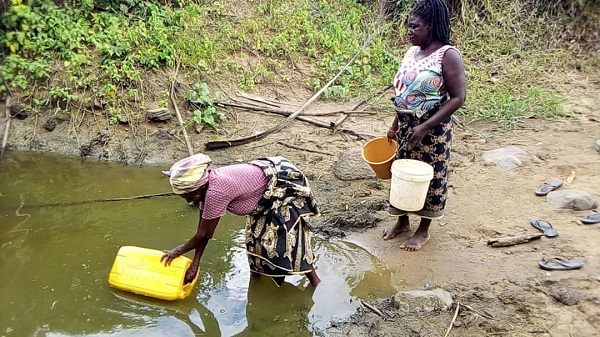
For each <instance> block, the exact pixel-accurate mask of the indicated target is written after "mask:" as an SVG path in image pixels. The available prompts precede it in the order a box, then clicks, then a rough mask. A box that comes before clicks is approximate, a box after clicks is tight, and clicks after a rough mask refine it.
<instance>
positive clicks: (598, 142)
mask: <svg viewBox="0 0 600 337" xmlns="http://www.w3.org/2000/svg"><path fill="white" fill-rule="evenodd" d="M596 151H598V152H600V139H598V140H597V141H596Z"/></svg>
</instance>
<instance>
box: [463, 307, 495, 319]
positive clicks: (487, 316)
mask: <svg viewBox="0 0 600 337" xmlns="http://www.w3.org/2000/svg"><path fill="white" fill-rule="evenodd" d="M461 305H462V306H463V307H465V308H467V309H469V310H471V311H472V312H474V313H476V314H477V315H479V316H481V317H485V318H487V319H493V320H497V318H496V317H492V316H490V315H487V314H484V313H482V312H479V311H477V310H475V309H473V307H471V306H469V305H466V304H461Z"/></svg>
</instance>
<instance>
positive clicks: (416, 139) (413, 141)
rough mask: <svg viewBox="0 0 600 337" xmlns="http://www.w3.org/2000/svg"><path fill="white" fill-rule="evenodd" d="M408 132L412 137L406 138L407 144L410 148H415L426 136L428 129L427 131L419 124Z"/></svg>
mask: <svg viewBox="0 0 600 337" xmlns="http://www.w3.org/2000/svg"><path fill="white" fill-rule="evenodd" d="M409 132H412V135H411V136H410V138H408V143H409V144H410V146H412V147H415V146H417V145H419V143H421V141H422V140H423V138H425V135H427V132H429V129H427V127H425V126H423V125H422V124H421V125H417V126H415V127H414V128H411V129H410V130H409Z"/></svg>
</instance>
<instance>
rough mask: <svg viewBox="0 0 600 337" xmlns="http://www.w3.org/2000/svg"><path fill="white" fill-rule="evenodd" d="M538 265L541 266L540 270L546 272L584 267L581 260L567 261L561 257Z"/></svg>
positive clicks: (539, 262)
mask: <svg viewBox="0 0 600 337" xmlns="http://www.w3.org/2000/svg"><path fill="white" fill-rule="evenodd" d="M538 264H539V265H540V268H542V269H544V270H573V269H579V268H581V267H582V266H583V263H581V261H579V260H565V259H563V258H560V257H555V258H553V259H549V260H544V261H538Z"/></svg>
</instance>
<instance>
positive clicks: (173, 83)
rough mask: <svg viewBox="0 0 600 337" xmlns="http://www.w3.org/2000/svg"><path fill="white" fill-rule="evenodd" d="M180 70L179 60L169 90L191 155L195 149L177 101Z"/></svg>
mask: <svg viewBox="0 0 600 337" xmlns="http://www.w3.org/2000/svg"><path fill="white" fill-rule="evenodd" d="M178 72H179V62H177V66H176V67H175V73H174V74H173V80H172V81H171V90H170V91H169V93H170V95H169V96H171V104H173V108H175V114H176V115H177V120H178V121H179V126H180V127H181V131H182V133H183V139H184V140H185V146H186V147H187V150H188V153H189V154H190V156H191V155H193V154H194V150H193V149H192V144H191V143H190V138H189V137H188V134H187V131H186V130H185V126H184V125H183V118H181V113H179V107H177V102H176V101H175V81H176V80H177V73H178Z"/></svg>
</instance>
